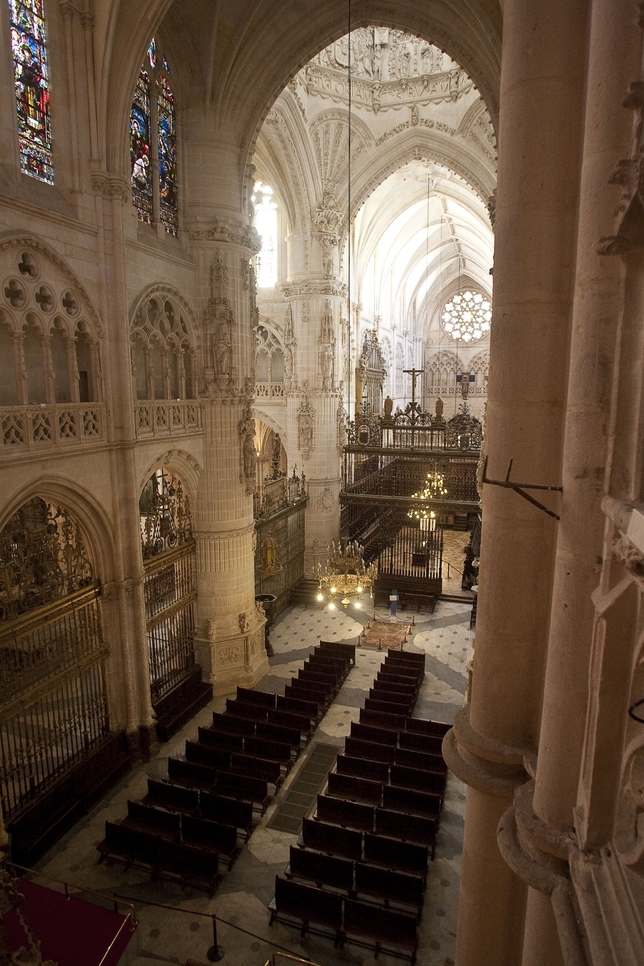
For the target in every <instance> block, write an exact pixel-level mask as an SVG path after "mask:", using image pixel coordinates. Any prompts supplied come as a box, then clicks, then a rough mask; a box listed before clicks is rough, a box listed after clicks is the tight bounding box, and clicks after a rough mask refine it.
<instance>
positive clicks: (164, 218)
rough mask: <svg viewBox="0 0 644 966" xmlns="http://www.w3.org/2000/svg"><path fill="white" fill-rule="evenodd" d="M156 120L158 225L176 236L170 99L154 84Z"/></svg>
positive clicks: (162, 81) (162, 85) (162, 83)
mask: <svg viewBox="0 0 644 966" xmlns="http://www.w3.org/2000/svg"><path fill="white" fill-rule="evenodd" d="M157 83H158V88H159V96H158V100H157V117H158V122H157V123H158V129H159V208H160V215H161V223H162V224H163V226H164V227H165V230H166V231H168V232H170V234H171V235H176V234H177V139H176V135H175V128H174V98H173V96H172V91H171V90H170V85H169V84H168V81H167V80H166V78H165V77H164V76H163V74H162V75H161V76H160V77H159V80H158V82H157Z"/></svg>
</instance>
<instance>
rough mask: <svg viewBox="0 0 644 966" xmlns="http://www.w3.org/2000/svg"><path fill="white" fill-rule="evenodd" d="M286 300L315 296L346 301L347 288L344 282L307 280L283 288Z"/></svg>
mask: <svg viewBox="0 0 644 966" xmlns="http://www.w3.org/2000/svg"><path fill="white" fill-rule="evenodd" d="M282 292H283V296H284V298H285V299H292V298H297V297H298V296H300V297H304V298H310V297H312V296H313V297H315V296H326V297H329V296H335V297H336V298H340V299H346V297H347V286H346V285H345V284H344V282H338V281H336V280H333V279H313V278H311V279H307V280H306V281H305V282H296V283H295V284H293V285H284V286H283V287H282Z"/></svg>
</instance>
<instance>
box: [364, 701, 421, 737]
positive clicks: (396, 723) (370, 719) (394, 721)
mask: <svg viewBox="0 0 644 966" xmlns="http://www.w3.org/2000/svg"><path fill="white" fill-rule="evenodd" d="M368 700H369V699H368V698H367V701H368ZM365 704H366V702H365ZM406 717H407V716H406V715H404V714H390V713H389V712H384V711H370V710H369V709H368V708H362V709H361V710H360V721H361V723H362V724H369V725H374V726H375V727H376V728H389V729H390V730H391V731H401V730H402V729H403V728H404V727H405V718H406ZM412 737H413V738H419V737H422V738H424V737H425V735H412Z"/></svg>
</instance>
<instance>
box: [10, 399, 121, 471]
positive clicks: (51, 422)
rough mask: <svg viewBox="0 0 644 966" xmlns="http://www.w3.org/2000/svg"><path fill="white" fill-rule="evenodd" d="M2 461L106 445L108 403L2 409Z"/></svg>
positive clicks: (43, 404) (42, 405)
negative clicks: (52, 451)
mask: <svg viewBox="0 0 644 966" xmlns="http://www.w3.org/2000/svg"><path fill="white" fill-rule="evenodd" d="M0 426H1V427H2V448H1V449H0V458H2V459H15V458H16V457H18V456H21V455H24V454H27V453H33V452H40V451H41V450H45V449H52V448H53V449H67V447H73V446H91V445H92V444H97V443H102V442H104V441H105V438H106V432H105V404H104V403H58V404H56V405H49V404H47V403H42V404H41V405H36V406H2V407H0Z"/></svg>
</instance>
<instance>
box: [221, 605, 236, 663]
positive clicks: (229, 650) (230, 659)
mask: <svg viewBox="0 0 644 966" xmlns="http://www.w3.org/2000/svg"><path fill="white" fill-rule="evenodd" d="M240 617H241V614H240ZM217 663H218V664H220V665H222V666H223V665H229V664H241V663H242V661H241V651H240V649H239V647H238V645H237V644H224V646H223V647H220V648H219V650H218V651H217Z"/></svg>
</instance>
